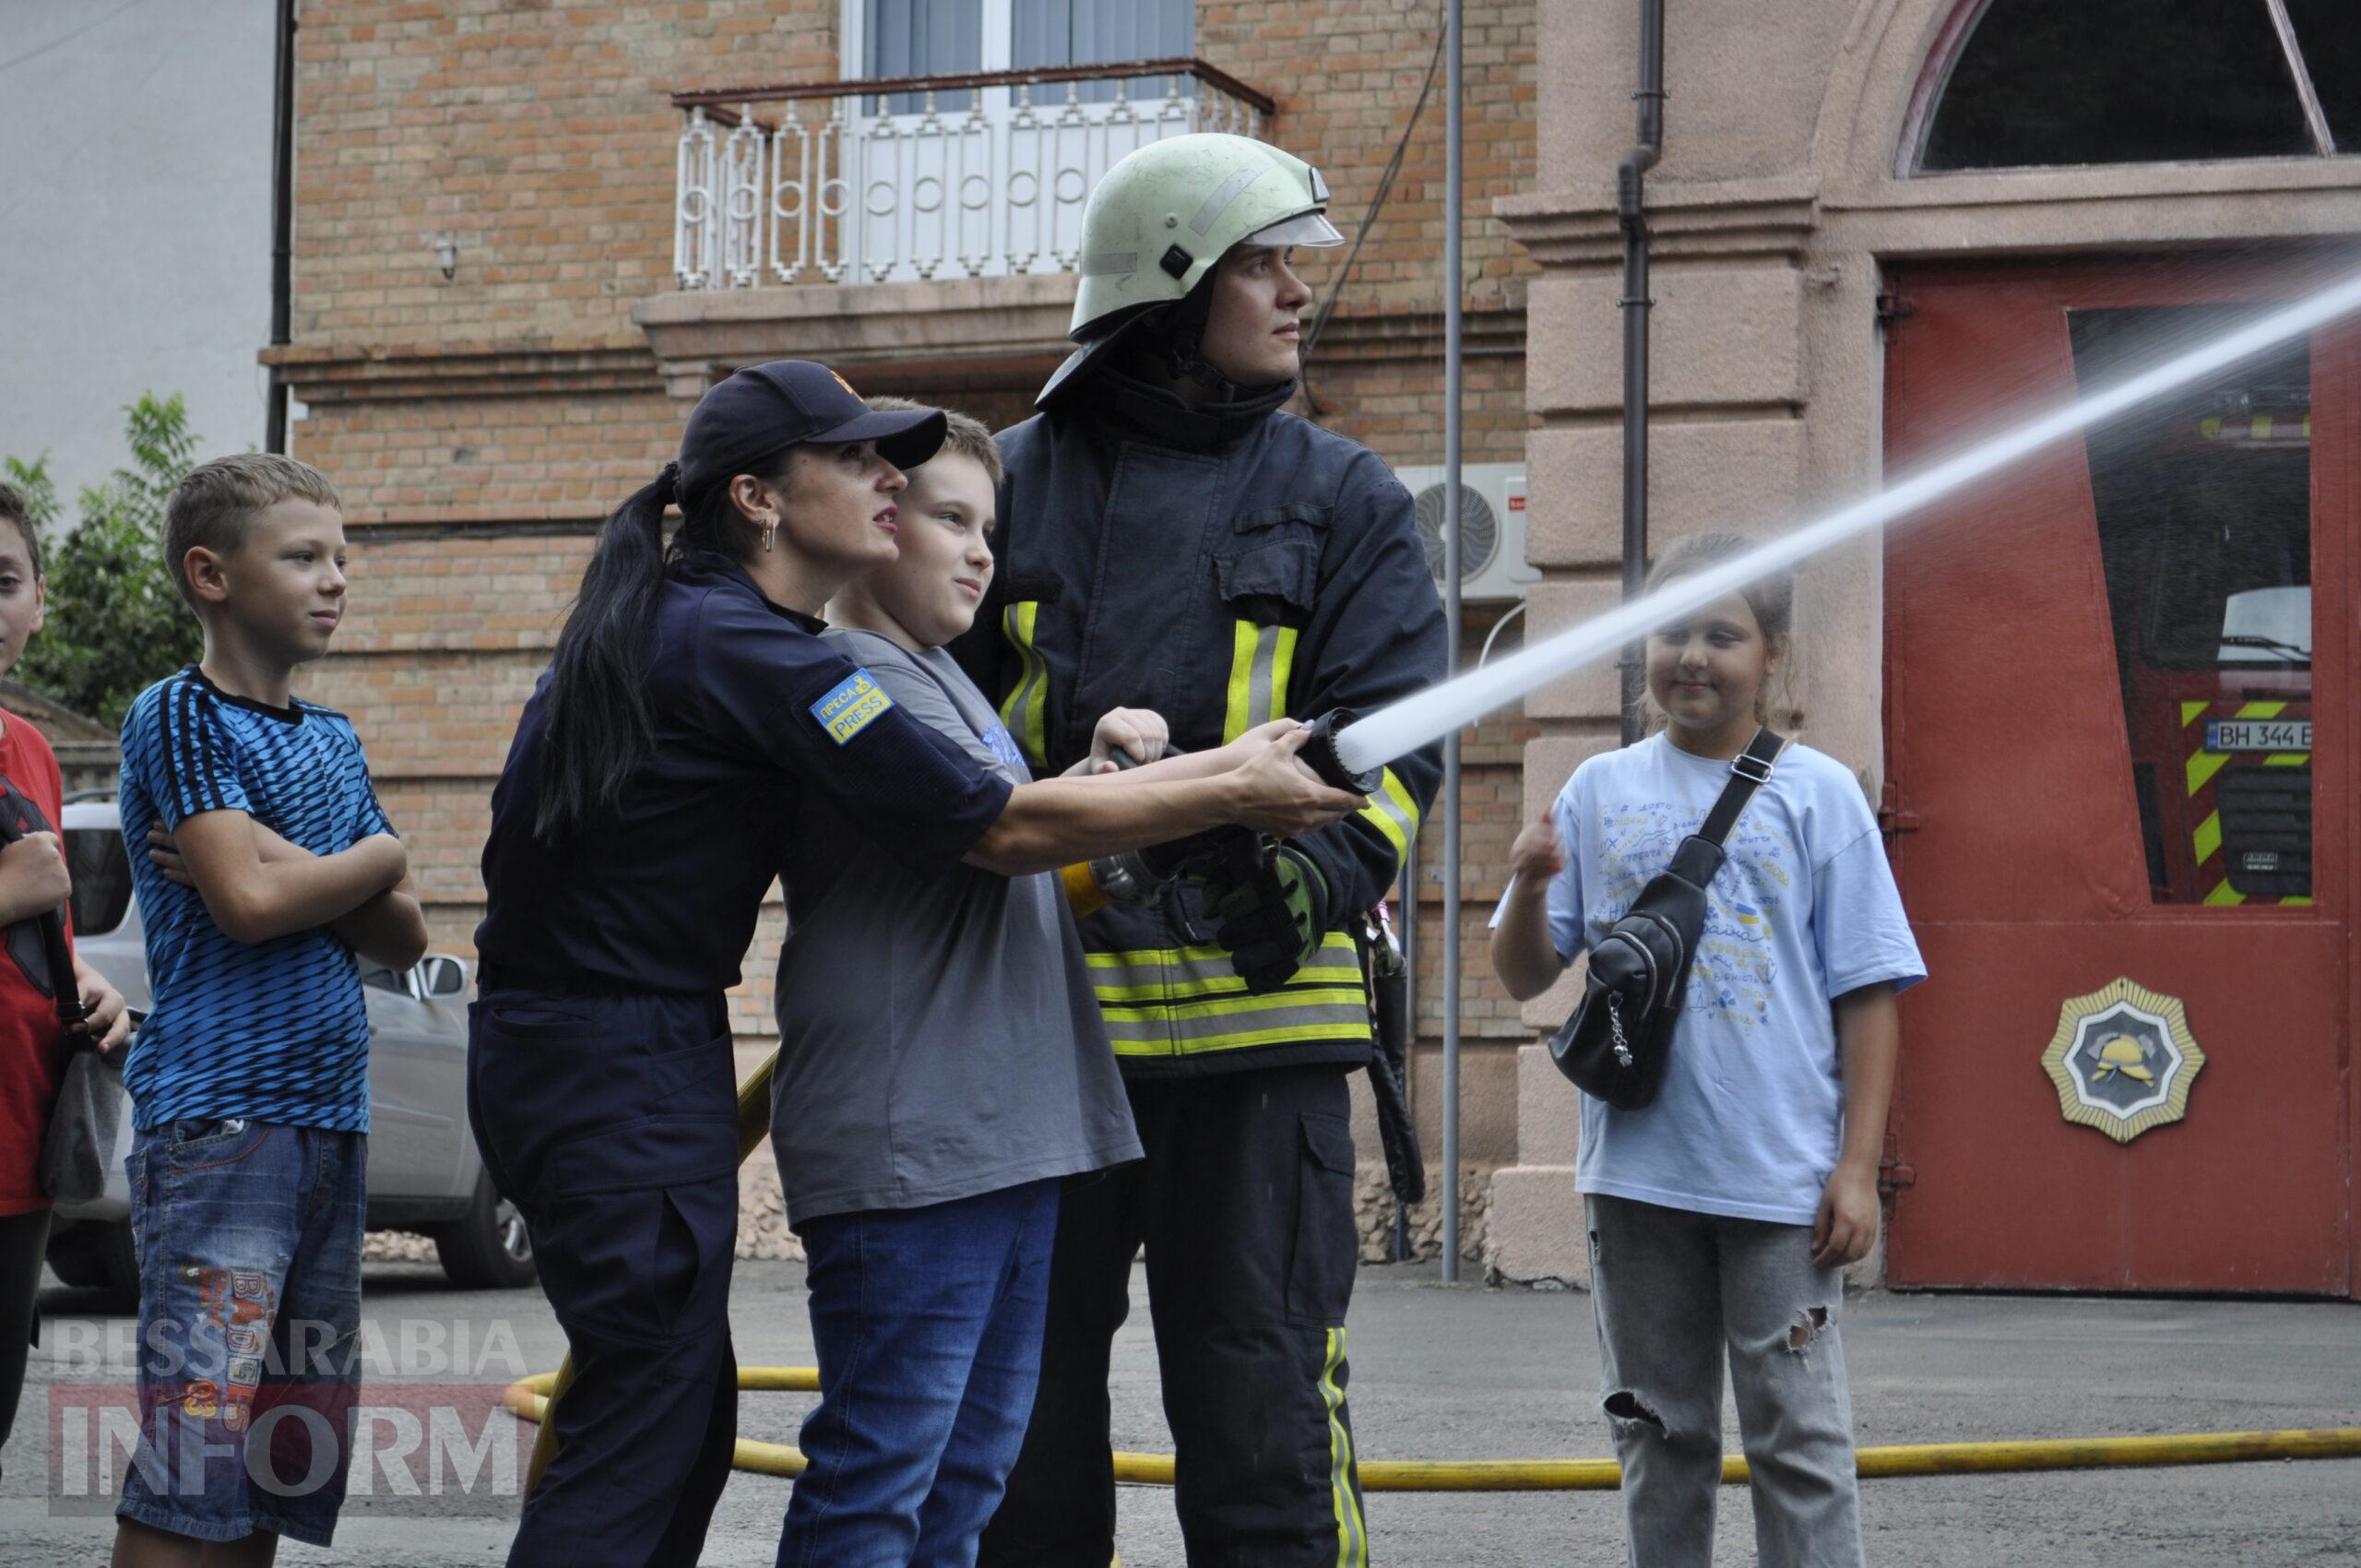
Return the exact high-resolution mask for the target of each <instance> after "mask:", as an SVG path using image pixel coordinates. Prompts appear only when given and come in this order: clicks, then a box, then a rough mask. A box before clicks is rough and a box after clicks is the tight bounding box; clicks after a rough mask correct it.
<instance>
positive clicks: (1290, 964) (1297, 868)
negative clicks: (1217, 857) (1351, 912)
mask: <svg viewBox="0 0 2361 1568" xmlns="http://www.w3.org/2000/svg"><path fill="white" fill-rule="evenodd" d="M1204 911H1205V918H1206V919H1207V920H1209V921H1212V922H1213V928H1214V941H1215V942H1216V944H1219V945H1221V946H1223V947H1227V948H1228V949H1229V962H1230V967H1231V968H1234V969H1236V970H1237V971H1238V975H1239V978H1240V980H1244V981H1245V982H1246V989H1247V990H1248V991H1251V992H1264V991H1276V990H1277V989H1278V988H1279V987H1281V986H1283V985H1285V984H1287V981H1288V980H1291V979H1293V978H1294V976H1295V972H1296V971H1297V970H1298V969H1299V968H1303V967H1304V966H1305V965H1306V964H1308V963H1310V962H1311V957H1312V955H1313V954H1315V953H1317V952H1319V951H1320V943H1321V939H1322V938H1323V936H1325V935H1326V934H1327V932H1328V884H1327V881H1326V880H1325V879H1324V878H1323V877H1322V876H1321V874H1320V868H1319V867H1318V866H1315V865H1313V864H1312V863H1311V861H1310V860H1309V859H1308V858H1306V857H1305V855H1304V854H1303V852H1302V851H1301V850H1299V849H1290V848H1289V847H1287V845H1285V844H1281V845H1277V846H1275V848H1273V849H1270V850H1269V851H1267V852H1266V853H1265V854H1264V856H1263V858H1262V860H1261V861H1260V863H1259V864H1257V865H1256V866H1255V867H1254V869H1253V871H1252V873H1247V872H1246V871H1245V870H1244V868H1243V867H1241V866H1239V865H1236V864H1233V863H1230V862H1228V861H1225V862H1224V863H1223V864H1222V865H1221V866H1220V867H1218V868H1217V869H1216V870H1215V871H1214V872H1212V873H1210V874H1208V875H1207V876H1206V878H1205V895H1204Z"/></svg>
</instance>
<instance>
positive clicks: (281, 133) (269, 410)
mask: <svg viewBox="0 0 2361 1568" xmlns="http://www.w3.org/2000/svg"><path fill="white" fill-rule="evenodd" d="M295 6H296V0H279V38H278V47H277V51H276V53H277V54H278V64H277V66H276V68H275V69H274V71H273V73H272V82H271V93H272V99H271V108H272V113H271V124H270V344H271V347H272V348H274V349H277V348H284V347H285V346H286V345H287V344H288V343H289V342H291V341H292V340H293V339H292V334H291V330H290V328H291V324H292V317H293V308H292V306H293V302H292V296H293V293H294V238H295ZM264 398H265V402H264V409H263V438H262V449H263V450H264V451H266V452H278V453H281V454H283V453H285V452H286V450H287V381H286V377H285V375H284V374H283V373H282V372H281V371H280V369H279V366H277V365H272V366H271V367H270V383H269V386H268V389H267V391H266V392H265V393H264Z"/></svg>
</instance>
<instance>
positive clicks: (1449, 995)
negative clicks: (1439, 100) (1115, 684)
mask: <svg viewBox="0 0 2361 1568" xmlns="http://www.w3.org/2000/svg"><path fill="white" fill-rule="evenodd" d="M1461 3H1462V0H1449V4H1448V5H1447V6H1445V8H1444V20H1443V31H1444V42H1443V49H1444V54H1445V59H1444V64H1443V69H1444V73H1445V75H1446V77H1448V86H1449V89H1450V90H1449V92H1448V94H1447V95H1446V96H1445V98H1444V99H1443V105H1444V108H1445V110H1446V113H1445V114H1444V116H1443V196H1442V208H1443V222H1444V228H1443V246H1442V379H1443V395H1442V396H1443V402H1442V463H1443V469H1442V475H1443V487H1442V493H1443V524H1442V580H1443V599H1442V606H1443V627H1444V634H1445V638H1446V641H1447V643H1448V647H1446V648H1445V649H1444V659H1446V661H1447V662H1446V666H1445V668H1446V670H1447V671H1448V672H1449V673H1450V674H1453V675H1456V674H1458V673H1459V627H1460V614H1459V612H1460V584H1459V560H1460V556H1459V547H1460V540H1459V524H1460V508H1459V466H1460V465H1459V444H1460V394H1461V387H1462V366H1461V353H1460V350H1461V344H1460V319H1459V313H1460V288H1461V283H1460V265H1461V262H1460V229H1461V225H1462V223H1463V222H1464V215H1463V211H1462V202H1463V196H1464V194H1465V187H1464V184H1463V180H1464V177H1465V170H1464V165H1463V162H1462V153H1461V137H1462V132H1461V126H1460V108H1461V105H1460V87H1461V81H1460V47H1461V40H1462V38H1463V36H1464V30H1463V28H1462V24H1461V12H1460V6H1461ZM1459 870H1460V866H1459V731H1456V730H1454V731H1452V732H1451V733H1450V734H1449V735H1447V736H1445V737H1444V738H1443V742H1442V1279H1443V1283H1444V1284H1446V1285H1456V1284H1457V1283H1459V980H1460V977H1459Z"/></svg>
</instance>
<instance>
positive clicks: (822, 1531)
mask: <svg viewBox="0 0 2361 1568" xmlns="http://www.w3.org/2000/svg"><path fill="white" fill-rule="evenodd" d="M1057 1228H1058V1183H1056V1182H1027V1183H1026V1184H1025V1185H1023V1186H1021V1187H1009V1188H1005V1189H1003V1191H1000V1192H996V1193H986V1194H982V1195H981V1196H979V1197H972V1198H961V1199H958V1200H956V1201H955V1202H952V1203H944V1204H932V1205H929V1206H926V1207H924V1208H909V1209H874V1210H870V1211H867V1212H864V1213H860V1214H839V1215H829V1216H826V1217H825V1218H819V1219H814V1220H810V1221H807V1222H806V1223H805V1224H803V1225H802V1226H800V1227H799V1228H798V1234H800V1235H801V1237H802V1238H803V1249H804V1253H805V1254H806V1255H807V1256H808V1257H809V1258H810V1260H811V1272H810V1283H811V1289H812V1337H813V1342H814V1343H815V1345H816V1346H817V1348H818V1350H819V1354H820V1386H821V1390H822V1392H821V1396H820V1408H818V1409H816V1410H814V1411H813V1412H812V1415H811V1417H810V1419H809V1420H805V1422H804V1423H803V1434H802V1440H801V1441H802V1446H803V1453H804V1455H805V1457H806V1458H808V1459H809V1460H810V1461H811V1468H810V1469H808V1470H806V1471H805V1472H804V1473H803V1475H802V1477H801V1479H799V1480H797V1482H796V1483H795V1491H794V1494H793V1496H792V1497H790V1498H789V1501H788V1505H787V1525H786V1527H785V1528H784V1529H783V1530H782V1531H781V1532H780V1535H779V1543H778V1562H779V1568H906V1565H907V1568H967V1565H969V1564H972V1563H973V1562H975V1561H976V1541H977V1538H978V1537H979V1536H980V1535H981V1534H982V1533H983V1528H984V1525H985V1523H986V1521H988V1520H989V1519H991V1516H992V1510H993V1509H995V1508H997V1507H998V1506H999V1505H1000V1496H1001V1491H1002V1489H1003V1487H1004V1486H1005V1485H1006V1484H1007V1482H1008V1472H1009V1471H1010V1470H1011V1469H1012V1468H1014V1466H1015V1464H1016V1453H1017V1450H1018V1448H1020V1447H1021V1446H1022V1445H1023V1443H1024V1441H1025V1423H1026V1418H1027V1417H1028V1416H1029V1415H1030V1414H1031V1412H1032V1409H1033V1392H1034V1385H1035V1384H1036V1383H1037V1382H1038V1379H1039V1377H1040V1373H1041V1333H1042V1324H1043V1322H1044V1316H1045V1313H1046V1312H1047V1310H1048V1304H1049V1287H1050V1241H1051V1240H1052V1238H1053V1237H1054V1236H1055V1235H1056V1233H1057Z"/></svg>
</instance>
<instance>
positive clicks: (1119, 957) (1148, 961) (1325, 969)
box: [1084, 931, 1361, 1006]
mask: <svg viewBox="0 0 2361 1568" xmlns="http://www.w3.org/2000/svg"><path fill="white" fill-rule="evenodd" d="M1084 962H1085V963H1086V965H1087V966H1088V968H1089V969H1090V979H1091V989H1092V990H1094V991H1096V992H1097V993H1098V1000H1099V1002H1100V1003H1101V1004H1107V1005H1117V1006H1120V1005H1123V1004H1133V1003H1141V1002H1181V1001H1188V1000H1192V999H1194V998H1197V997H1204V996H1223V995H1231V996H1237V995H1243V994H1245V992H1246V982H1245V981H1244V980H1240V979H1239V978H1238V971H1237V970H1236V969H1235V968H1231V967H1230V962H1229V950H1228V948H1224V947H1170V948H1162V949H1157V948H1150V949H1145V950H1142V951H1137V952H1128V953H1124V952H1117V953H1088V954H1085V955H1084ZM1360 973H1361V961H1360V955H1359V954H1358V952H1357V951H1355V949H1354V947H1353V939H1352V938H1351V937H1350V936H1349V935H1347V933H1346V932H1341V931H1332V932H1329V933H1328V934H1327V936H1326V937H1325V938H1324V939H1323V942H1322V944H1321V947H1320V951H1319V952H1318V953H1316V954H1314V955H1312V958H1311V962H1310V963H1309V964H1306V965H1305V966H1304V967H1303V968H1299V969H1298V970H1297V971H1296V972H1295V975H1294V977H1293V979H1292V980H1290V981H1289V983H1290V984H1293V985H1324V986H1338V985H1358V984H1359V983H1360Z"/></svg>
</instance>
